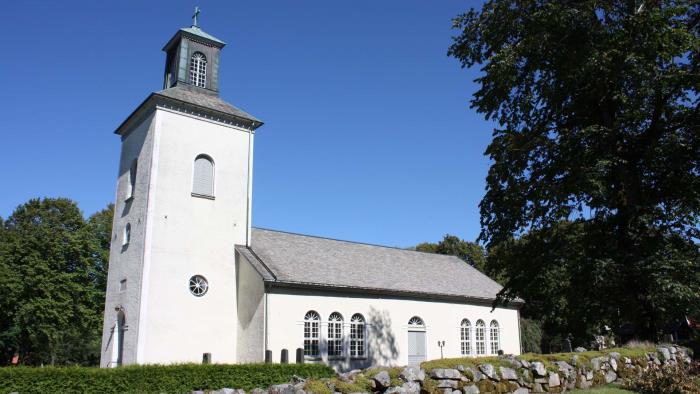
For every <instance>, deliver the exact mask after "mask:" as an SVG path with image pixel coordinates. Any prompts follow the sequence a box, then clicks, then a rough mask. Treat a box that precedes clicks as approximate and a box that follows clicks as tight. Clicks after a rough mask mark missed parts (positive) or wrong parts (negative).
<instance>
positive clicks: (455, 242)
mask: <svg viewBox="0 0 700 394" xmlns="http://www.w3.org/2000/svg"><path fill="white" fill-rule="evenodd" d="M416 250H418V251H421V252H429V253H438V254H448V255H452V256H457V257H459V258H460V259H462V260H464V261H465V262H467V264H469V265H471V266H472V267H474V268H476V269H478V270H479V271H484V268H485V265H486V251H485V250H484V248H483V247H482V246H481V245H479V244H478V243H476V242H469V241H465V240H463V239H461V238H459V237H457V236H455V235H450V234H445V236H444V237H443V238H442V240H441V241H440V242H438V243H431V242H423V243H420V244H418V245H416Z"/></svg>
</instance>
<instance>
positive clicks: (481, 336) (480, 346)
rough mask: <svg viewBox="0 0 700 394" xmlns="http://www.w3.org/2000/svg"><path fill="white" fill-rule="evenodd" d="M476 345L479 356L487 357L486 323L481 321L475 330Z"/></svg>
mask: <svg viewBox="0 0 700 394" xmlns="http://www.w3.org/2000/svg"><path fill="white" fill-rule="evenodd" d="M474 343H475V344H476V346H475V348H476V349H475V350H476V355H477V356H483V355H486V323H484V321H483V320H481V319H479V320H477V321H476V325H475V329H474Z"/></svg>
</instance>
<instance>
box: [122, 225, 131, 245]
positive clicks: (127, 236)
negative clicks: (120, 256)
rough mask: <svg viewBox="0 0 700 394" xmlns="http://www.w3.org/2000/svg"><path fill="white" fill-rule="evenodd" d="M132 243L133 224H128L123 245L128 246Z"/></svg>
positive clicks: (125, 227)
mask: <svg viewBox="0 0 700 394" xmlns="http://www.w3.org/2000/svg"><path fill="white" fill-rule="evenodd" d="M129 242H131V223H127V224H126V226H124V237H123V239H122V245H124V246H126V245H128V244H129Z"/></svg>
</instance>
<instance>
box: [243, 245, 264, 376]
mask: <svg viewBox="0 0 700 394" xmlns="http://www.w3.org/2000/svg"><path fill="white" fill-rule="evenodd" d="M236 255H237V256H236V260H237V262H238V265H237V271H238V274H237V275H236V277H237V278H238V281H237V282H238V284H237V292H238V346H237V349H238V352H237V354H236V360H237V361H238V362H239V363H252V362H262V361H264V360H265V351H264V350H265V337H264V335H265V285H264V283H263V280H262V277H261V276H260V274H259V273H258V271H256V270H255V268H253V266H252V265H251V264H250V263H249V262H248V260H246V259H245V257H243V256H241V255H240V254H238V253H236Z"/></svg>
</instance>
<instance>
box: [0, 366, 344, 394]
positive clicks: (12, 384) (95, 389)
mask: <svg viewBox="0 0 700 394" xmlns="http://www.w3.org/2000/svg"><path fill="white" fill-rule="evenodd" d="M331 376H335V372H334V371H333V369H332V368H330V367H328V366H325V365H312V364H238V365H217V364H211V365H196V364H182V365H168V366H164V365H145V366H126V367H119V368H112V369H104V368H103V369H101V368H89V367H43V368H39V367H7V368H0V394H7V393H19V394H32V393H87V394H91V393H100V394H105V393H188V392H192V391H199V390H212V389H219V388H222V387H236V388H240V389H244V390H251V389H254V388H255V387H268V386H270V385H274V384H277V383H284V382H288V381H290V380H292V379H295V378H296V379H300V378H317V379H318V378H324V377H331Z"/></svg>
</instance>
